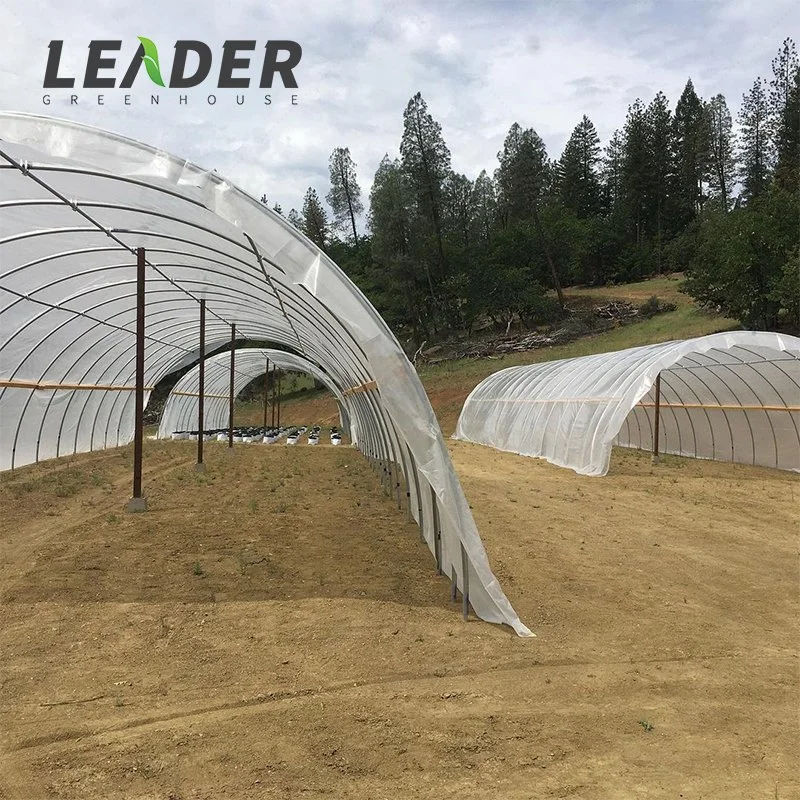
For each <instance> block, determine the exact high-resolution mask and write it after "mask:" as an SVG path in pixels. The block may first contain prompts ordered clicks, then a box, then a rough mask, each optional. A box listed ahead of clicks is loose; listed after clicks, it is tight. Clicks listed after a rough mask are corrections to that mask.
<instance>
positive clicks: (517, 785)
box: [0, 442, 800, 800]
mask: <svg viewBox="0 0 800 800" xmlns="http://www.w3.org/2000/svg"><path fill="white" fill-rule="evenodd" d="M452 453H453V457H454V460H455V464H456V466H457V469H458V471H459V474H460V476H461V478H462V481H463V483H464V487H465V490H466V492H467V495H468V498H469V500H470V502H471V504H472V506H473V511H474V514H475V516H476V519H477V522H478V524H479V527H480V529H481V531H482V533H483V536H484V541H485V543H486V546H487V550H488V552H489V555H490V558H491V560H492V565H493V567H494V569H495V572H496V574H497V576H498V578H499V579H500V581H501V582H502V584H503V586H504V588H505V589H506V591H507V593H508V595H509V597H510V599H511V601H512V602H513V603H514V605H515V607H516V609H517V611H518V612H519V614H520V615H521V617H522V618H523V619H524V620H525V621H526V622H527V623H528V624H529V625H530V626H531V627H532V628H533V629H534V630H535V631H536V632H537V634H538V638H536V639H529V640H521V639H518V638H516V637H515V636H514V635H513V634H512V633H511V632H510V631H509V630H508V629H506V628H502V627H498V626H494V625H489V624H486V623H483V622H480V621H479V620H476V619H474V618H471V619H470V620H469V622H467V623H464V622H463V621H462V619H461V616H460V609H459V608H457V607H456V606H454V605H450V604H449V603H448V599H447V598H448V584H447V581H446V579H445V578H440V577H437V576H436V574H435V571H434V569H433V562H432V558H431V556H430V554H429V553H428V552H427V550H425V549H424V547H423V546H422V545H421V544H420V542H419V538H418V534H417V530H416V527H415V526H414V525H412V524H409V523H406V522H405V518H404V515H403V514H402V513H401V512H399V511H398V510H397V508H396V507H395V506H394V505H393V504H392V502H391V501H390V499H389V498H387V497H385V496H384V495H383V494H382V493H381V491H380V488H379V484H378V481H377V479H376V477H375V476H374V475H373V473H372V472H371V471H370V469H369V467H368V465H367V464H366V462H365V461H364V460H363V459H362V458H361V457H360V456H359V455H358V454H357V453H356V452H354V451H353V450H352V449H350V448H345V447H342V448H338V449H337V448H332V447H323V446H320V447H317V448H310V447H297V448H287V447H285V446H280V445H276V446H272V447H265V446H257V445H251V446H246V445H240V446H237V447H236V448H234V452H233V453H229V452H227V451H226V448H225V447H224V446H221V445H220V446H213V445H210V446H209V447H208V448H207V463H208V467H209V468H208V471H207V473H206V474H204V475H196V474H195V473H194V472H193V470H192V465H193V455H194V450H193V446H192V444H191V443H190V442H174V443H158V442H148V443H147V447H146V461H145V463H146V475H145V492H146V494H147V496H148V499H149V503H150V511H149V512H148V513H147V514H141V515H129V514H126V513H125V512H124V511H123V510H122V509H123V507H124V504H125V501H126V500H127V497H128V495H129V469H130V457H131V456H130V449H127V448H126V449H124V450H117V451H109V452H105V453H97V454H93V455H88V456H81V457H76V458H73V459H70V460H69V462H67V463H65V462H50V463H47V464H43V465H39V466H37V467H34V468H29V469H24V470H20V471H18V472H16V473H14V474H13V475H11V476H8V475H4V476H3V478H2V483H0V509H1V510H2V530H1V531H0V797H2V798H8V799H9V800H12V799H13V800H18V799H19V800H38V798H64V799H67V798H70V799H72V798H75V799H77V798H88V800H100V798H103V799H105V798H141V799H142V800H144V799H145V798H147V799H148V800H150V799H152V800H155V799H156V798H157V799H158V800H188V798H204V799H209V800H210V799H211V798H268V797H270V798H297V797H307V798H316V797H331V798H358V799H359V800H362V799H363V800H366V799H367V798H437V799H440V798H450V797H452V798H459V800H463V798H538V797H547V798H550V797H575V798H587V799H588V800H606V799H607V798H662V797H663V798H706V799H707V800H716V799H717V798H743V799H747V800H750V798H765V800H766V799H769V800H774V798H779V800H788V799H789V798H797V797H800V781H798V774H797V764H798V763H800V752H798V749H799V748H798V742H799V741H800V737H799V736H798V715H797V710H798V654H797V643H798V636H797V635H798V561H797V544H798V525H797V502H798V499H800V497H799V496H798V494H799V492H800V489H799V487H798V483H797V479H796V477H795V476H791V475H788V474H785V473H778V472H773V471H768V470H759V469H752V468H747V467H741V466H736V465H728V464H714V463H706V462H696V461H688V460H683V459H677V458H667V459H666V460H665V463H663V464H662V465H660V466H658V467H656V468H653V467H651V466H650V463H649V459H648V457H647V456H646V455H644V454H640V453H625V452H618V453H616V454H615V457H614V460H613V462H612V470H611V472H610V474H609V476H608V477H606V478H602V479H592V478H582V477H579V476H576V475H574V474H573V473H571V472H569V471H567V470H562V469H558V468H556V467H552V466H550V465H548V464H546V463H543V462H539V461H535V460H532V459H525V458H521V457H518V456H514V455H510V454H507V453H499V452H495V451H492V450H490V449H487V448H482V447H479V446H475V445H469V444H464V443H453V444H452Z"/></svg>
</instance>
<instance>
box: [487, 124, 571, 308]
mask: <svg viewBox="0 0 800 800" xmlns="http://www.w3.org/2000/svg"><path fill="white" fill-rule="evenodd" d="M497 158H498V159H499V161H500V167H499V168H498V170H497V172H496V174H495V179H496V182H497V186H498V187H499V190H500V191H499V204H500V208H501V214H502V216H503V218H504V219H505V220H506V223H508V222H509V221H515V220H519V221H526V220H532V221H533V224H534V226H535V228H536V232H537V234H538V236H539V240H540V242H541V245H542V250H543V251H544V255H545V260H546V261H547V267H548V269H549V271H550V277H551V279H552V281H553V288H554V289H555V290H556V294H557V295H558V302H559V304H560V305H561V307H562V308H564V307H565V305H566V300H565V298H564V292H563V289H562V288H561V279H560V278H559V276H558V271H557V270H556V265H555V261H554V260H553V255H552V251H551V249H550V244H549V242H548V240H547V237H546V236H545V233H544V229H543V227H542V220H541V215H540V214H539V206H540V204H541V201H542V199H543V195H544V191H545V188H546V187H547V186H548V185H549V183H550V179H551V168H550V164H549V162H548V158H547V149H546V148H545V146H544V142H543V141H542V139H541V137H540V136H539V134H538V133H536V131H535V130H533V128H528V129H526V130H523V129H522V127H521V126H520V125H519V123H517V122H515V123H514V124H513V125H512V126H511V128H510V130H509V131H508V135H507V136H506V139H505V142H504V143H503V149H502V150H501V151H500V152H499V153H498V154H497Z"/></svg>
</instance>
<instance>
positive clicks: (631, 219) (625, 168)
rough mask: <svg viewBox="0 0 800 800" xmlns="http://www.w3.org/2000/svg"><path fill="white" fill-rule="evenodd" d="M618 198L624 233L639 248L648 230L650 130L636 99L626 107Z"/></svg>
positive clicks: (650, 182) (644, 112)
mask: <svg viewBox="0 0 800 800" xmlns="http://www.w3.org/2000/svg"><path fill="white" fill-rule="evenodd" d="M624 137H625V140H624V141H625V145H624V150H623V158H622V197H623V200H622V202H623V207H624V213H625V218H626V220H627V223H628V224H627V228H628V233H629V235H630V236H631V238H632V239H633V240H634V241H635V242H636V246H637V247H641V245H642V243H643V241H644V238H645V235H646V234H647V233H649V231H648V220H649V218H650V216H651V215H650V199H651V194H652V193H651V185H652V179H651V174H650V155H651V148H650V130H649V124H648V119H647V112H646V110H645V107H644V104H643V103H642V101H641V100H639V99H637V100H635V101H634V103H633V104H632V105H631V106H630V107H629V108H628V116H627V119H626V120H625V128H624Z"/></svg>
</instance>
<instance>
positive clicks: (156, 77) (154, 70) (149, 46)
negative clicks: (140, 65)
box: [136, 36, 164, 86]
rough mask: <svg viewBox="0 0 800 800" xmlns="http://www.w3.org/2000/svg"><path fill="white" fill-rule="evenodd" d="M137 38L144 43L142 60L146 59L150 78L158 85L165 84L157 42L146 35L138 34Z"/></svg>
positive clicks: (145, 63) (145, 64) (145, 66)
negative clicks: (159, 63)
mask: <svg viewBox="0 0 800 800" xmlns="http://www.w3.org/2000/svg"><path fill="white" fill-rule="evenodd" d="M136 38H137V39H138V40H139V41H140V42H141V43H142V47H144V55H143V56H142V61H144V68H145V69H146V70H147V74H148V75H149V76H150V80H151V81H153V83H154V84H156V86H164V79H163V78H162V77H161V67H159V66H158V48H157V47H156V45H155V42H153V41H151V40H150V39H146V38H145V37H144V36H137V37H136Z"/></svg>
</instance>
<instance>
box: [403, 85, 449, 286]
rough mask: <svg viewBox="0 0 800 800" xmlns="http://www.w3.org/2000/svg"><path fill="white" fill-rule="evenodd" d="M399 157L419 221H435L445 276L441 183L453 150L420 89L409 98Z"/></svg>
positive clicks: (437, 247) (446, 173)
mask: <svg viewBox="0 0 800 800" xmlns="http://www.w3.org/2000/svg"><path fill="white" fill-rule="evenodd" d="M400 158H401V163H402V165H403V171H404V172H405V174H406V177H407V178H408V181H409V184H410V186H411V187H412V189H413V190H414V193H415V195H416V197H417V203H418V207H419V212H420V213H419V216H420V221H423V222H424V221H427V220H430V221H431V223H432V224H433V233H434V236H435V239H436V250H437V254H438V262H439V277H440V278H443V277H444V276H445V275H446V274H447V258H446V256H445V251H444V233H443V230H442V185H443V183H444V181H445V179H446V178H447V176H448V175H449V174H450V151H449V150H448V149H447V145H446V144H445V141H444V138H443V136H442V126H441V125H440V124H439V123H438V122H436V120H435V119H434V118H433V117H432V116H431V115H430V113H429V112H428V106H427V104H426V103H425V100H423V98H422V95H421V94H420V93H419V92H417V93H416V94H415V95H414V96H413V97H412V98H411V100H409V101H408V105H407V106H406V110H405V113H404V114H403V138H402V140H401V142H400Z"/></svg>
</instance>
